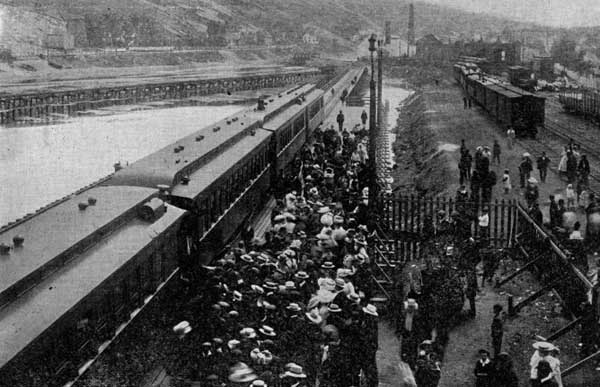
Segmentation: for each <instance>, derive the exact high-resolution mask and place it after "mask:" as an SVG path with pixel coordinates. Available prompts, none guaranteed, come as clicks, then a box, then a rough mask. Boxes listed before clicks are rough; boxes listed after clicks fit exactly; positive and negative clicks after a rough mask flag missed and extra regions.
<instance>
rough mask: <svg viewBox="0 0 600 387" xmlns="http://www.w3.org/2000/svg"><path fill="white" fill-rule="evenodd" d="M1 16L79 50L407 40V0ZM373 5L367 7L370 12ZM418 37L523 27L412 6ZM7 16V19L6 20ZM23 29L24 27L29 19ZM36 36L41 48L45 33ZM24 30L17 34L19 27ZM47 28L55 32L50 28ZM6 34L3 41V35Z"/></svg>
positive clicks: (310, 0) (31, 6)
mask: <svg viewBox="0 0 600 387" xmlns="http://www.w3.org/2000/svg"><path fill="white" fill-rule="evenodd" d="M0 3H2V4H5V5H8V6H13V7H14V8H12V7H8V6H4V7H2V8H1V10H6V9H19V10H21V11H22V12H25V13H28V14H31V13H36V14H39V15H41V16H40V17H41V18H42V19H44V20H55V21H58V22H59V24H61V23H62V27H61V29H66V30H68V31H69V33H70V34H72V35H74V40H75V44H76V46H80V47H86V46H88V47H113V46H114V47H127V46H219V47H223V46H226V45H251V44H259V45H260V44H265V43H267V44H270V43H275V44H290V43H293V44H294V43H300V42H302V37H303V36H304V34H306V33H309V34H311V35H313V36H315V37H316V38H317V40H318V42H319V46H320V47H321V48H326V49H328V50H338V49H339V50H347V49H350V48H352V47H353V46H354V44H353V43H352V39H353V38H354V39H356V38H357V36H359V35H361V32H363V33H364V32H365V31H367V30H370V29H374V28H378V27H380V26H382V25H383V22H384V20H390V21H391V22H392V26H393V27H392V28H393V30H394V31H393V32H394V33H400V34H402V35H404V34H405V33H406V25H407V20H408V15H407V9H408V3H409V1H407V0H373V1H371V2H369V3H365V2H364V1H363V0H326V1H323V0H302V1H298V0H127V1H123V0H76V1H73V0H2V1H0ZM365 4H368V5H369V6H368V8H367V7H365ZM415 11H416V35H417V38H418V37H419V36H422V35H424V34H426V33H434V34H436V35H438V36H440V37H442V38H448V37H452V38H453V39H456V38H460V37H468V38H471V37H473V36H474V35H476V34H480V35H483V36H493V35H495V34H499V33H500V32H501V31H502V30H503V29H504V28H506V27H511V28H519V27H521V26H526V24H523V23H515V22H512V21H509V20H506V19H502V18H499V17H492V16H486V15H481V14H470V13H468V12H465V11H461V10H455V9H451V8H447V7H441V6H438V5H432V4H427V3H419V2H416V3H415ZM4 14H5V12H2V15H4ZM22 20H23V22H22V23H21V25H22V26H23V28H27V27H26V25H27V24H28V23H29V19H28V18H26V17H24V18H23V19H22ZM40 27H42V30H40V31H38V34H37V35H38V37H39V39H38V42H40V43H41V42H42V41H43V35H44V32H45V31H44V28H43V25H40ZM16 29H17V30H19V27H18V26H17V27H16ZM49 29H52V28H50V27H49ZM4 35H5V34H4Z"/></svg>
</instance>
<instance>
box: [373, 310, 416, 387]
mask: <svg viewBox="0 0 600 387" xmlns="http://www.w3.org/2000/svg"><path fill="white" fill-rule="evenodd" d="M401 363H402V360H400V342H399V341H398V337H396V334H395V333H394V330H393V329H392V328H391V327H390V325H389V323H387V322H385V321H381V322H380V323H379V350H378V351H377V370H378V371H379V387H398V386H400V385H401V384H400V382H401V381H402V380H403V379H404V378H405V377H412V374H410V375H406V374H405V372H408V371H409V370H410V368H409V367H408V365H406V364H404V366H401V365H400V364H401Z"/></svg>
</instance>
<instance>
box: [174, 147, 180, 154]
mask: <svg viewBox="0 0 600 387" xmlns="http://www.w3.org/2000/svg"><path fill="white" fill-rule="evenodd" d="M180 150H181V149H179V147H175V149H173V152H175V153H179V151H180Z"/></svg>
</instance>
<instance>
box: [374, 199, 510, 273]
mask: <svg viewBox="0 0 600 387" xmlns="http://www.w3.org/2000/svg"><path fill="white" fill-rule="evenodd" d="M379 206H380V209H381V212H380V213H381V217H380V219H379V226H380V228H381V229H382V230H383V231H384V232H385V233H386V234H387V236H388V237H390V242H389V243H393V244H394V246H389V248H390V249H393V250H394V251H395V252H396V259H395V260H396V261H399V262H406V261H407V260H412V259H418V258H420V257H421V255H422V253H423V251H422V249H421V237H422V236H423V232H424V229H426V228H427V227H428V225H427V222H435V221H436V219H437V217H438V213H439V212H440V211H444V213H445V217H446V218H447V219H448V218H449V217H450V216H451V214H452V212H454V211H455V210H456V209H457V207H461V206H462V207H463V208H467V207H468V208H469V210H470V213H471V215H473V220H472V222H471V233H472V235H474V236H475V237H481V236H482V235H481V230H480V228H479V226H478V222H477V217H479V216H480V215H481V214H482V210H483V208H484V207H487V208H488V209H489V217H490V222H489V230H488V240H489V242H490V245H491V246H493V247H509V246H511V245H512V240H513V236H514V234H515V230H516V229H515V227H516V217H517V206H516V201H514V200H495V201H493V202H490V203H482V202H480V203H472V202H464V203H457V202H456V201H455V200H454V199H452V198H426V197H425V198H424V197H417V196H415V195H410V196H392V197H385V198H381V199H380V203H379Z"/></svg>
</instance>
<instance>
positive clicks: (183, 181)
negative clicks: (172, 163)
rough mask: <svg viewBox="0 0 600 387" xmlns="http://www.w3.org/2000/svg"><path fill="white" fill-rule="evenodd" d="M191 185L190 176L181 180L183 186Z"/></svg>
mask: <svg viewBox="0 0 600 387" xmlns="http://www.w3.org/2000/svg"><path fill="white" fill-rule="evenodd" d="M189 183H190V178H189V177H188V176H184V177H182V178H181V184H183V185H188V184H189Z"/></svg>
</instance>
